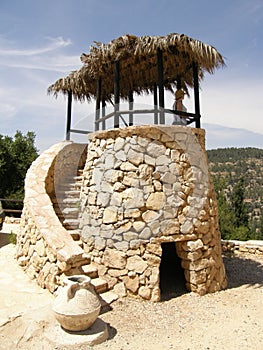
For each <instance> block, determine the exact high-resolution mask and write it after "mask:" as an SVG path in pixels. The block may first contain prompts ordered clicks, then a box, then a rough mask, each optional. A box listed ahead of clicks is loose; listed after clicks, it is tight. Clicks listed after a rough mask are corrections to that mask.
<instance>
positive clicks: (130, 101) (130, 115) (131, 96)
mask: <svg viewBox="0 0 263 350" xmlns="http://www.w3.org/2000/svg"><path fill="white" fill-rule="evenodd" d="M133 102H134V99H133V92H132V90H130V92H129V110H131V111H132V110H133ZM132 125H133V113H130V114H129V126H132Z"/></svg>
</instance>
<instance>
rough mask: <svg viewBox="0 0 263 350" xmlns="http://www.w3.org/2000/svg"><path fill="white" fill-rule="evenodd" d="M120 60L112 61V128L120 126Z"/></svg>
mask: <svg viewBox="0 0 263 350" xmlns="http://www.w3.org/2000/svg"><path fill="white" fill-rule="evenodd" d="M119 109H120V62H119V61H115V62H114V112H115V114H114V128H119V127H120V121H119V120H120V118H119V113H118V112H119Z"/></svg>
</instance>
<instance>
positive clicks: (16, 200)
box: [0, 198, 23, 215]
mask: <svg viewBox="0 0 263 350" xmlns="http://www.w3.org/2000/svg"><path fill="white" fill-rule="evenodd" d="M0 202H2V203H6V202H7V203H8V202H15V203H23V199H17V198H0ZM3 211H4V213H5V214H6V213H11V214H20V215H21V213H22V209H11V208H7V207H6V205H5V204H4V205H3Z"/></svg>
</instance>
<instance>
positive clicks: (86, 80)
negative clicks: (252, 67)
mask: <svg viewBox="0 0 263 350" xmlns="http://www.w3.org/2000/svg"><path fill="white" fill-rule="evenodd" d="M158 49H160V50H162V52H163V72H164V83H165V88H166V89H168V90H171V91H173V90H174V88H175V87H176V84H177V81H178V79H180V81H181V84H182V87H183V89H184V90H185V91H186V92H187V91H188V87H192V86H193V72H192V63H193V62H195V63H196V64H197V65H198V67H199V79H200V80H201V79H202V78H203V75H204V72H208V73H213V72H214V69H215V68H218V67H220V66H221V67H222V66H224V60H223V58H222V56H221V55H220V53H219V52H218V51H217V50H216V49H215V48H214V47H213V46H210V45H207V44H204V43H202V42H201V41H199V40H195V39H192V38H190V37H188V36H186V35H184V34H176V33H173V34H169V35H167V36H142V37H136V36H134V35H128V34H127V35H123V36H121V37H119V38H118V39H114V40H112V41H111V42H110V43H108V44H103V43H100V42H95V45H94V46H91V47H90V52H89V53H88V54H85V53H84V54H82V55H81V61H82V62H83V66H82V67H81V68H80V69H79V70H77V71H73V72H72V73H70V74H69V75H68V76H67V77H65V78H61V79H59V80H58V81H56V82H55V83H54V84H53V85H51V86H50V87H49V88H48V92H49V93H51V94H54V95H55V96H56V95H57V94H58V93H59V92H62V93H64V94H66V93H68V91H71V92H72V93H73V96H74V98H75V99H77V100H84V99H87V100H90V99H91V98H93V97H95V96H96V88H97V81H98V78H100V77H101V79H102V96H103V97H104V98H105V100H106V101H108V100H109V99H111V98H112V96H113V93H114V61H116V60H119V62H120V97H121V98H124V99H127V98H128V96H129V92H130V91H134V92H136V93H138V94H142V93H149V92H152V91H153V89H154V85H155V84H156V83H157V81H158V72H157V58H156V57H157V51H158Z"/></svg>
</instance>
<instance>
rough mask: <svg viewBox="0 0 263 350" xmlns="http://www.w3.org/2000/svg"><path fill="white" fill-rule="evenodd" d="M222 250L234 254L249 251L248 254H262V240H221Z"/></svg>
mask: <svg viewBox="0 0 263 350" xmlns="http://www.w3.org/2000/svg"><path fill="white" fill-rule="evenodd" d="M221 243H222V249H223V252H230V253H234V254H239V253H249V254H263V241H257V240H250V241H235V240H222V241H221Z"/></svg>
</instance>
